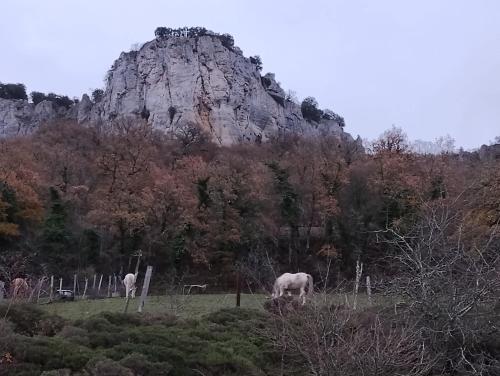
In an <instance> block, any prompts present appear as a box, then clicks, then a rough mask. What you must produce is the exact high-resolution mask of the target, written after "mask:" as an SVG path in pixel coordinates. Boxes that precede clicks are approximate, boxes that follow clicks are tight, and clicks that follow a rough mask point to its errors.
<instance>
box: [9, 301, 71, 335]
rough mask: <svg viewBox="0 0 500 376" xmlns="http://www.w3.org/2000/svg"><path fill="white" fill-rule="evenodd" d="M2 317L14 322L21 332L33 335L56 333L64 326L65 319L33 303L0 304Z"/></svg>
mask: <svg viewBox="0 0 500 376" xmlns="http://www.w3.org/2000/svg"><path fill="white" fill-rule="evenodd" d="M0 317H5V318H6V319H7V320H9V321H10V322H12V323H13V324H14V331H15V332H16V333H19V334H24V335H28V336H33V335H35V334H38V333H39V332H40V330H41V331H42V333H41V334H44V335H45V333H44V331H47V335H54V334H55V332H56V331H57V330H58V329H59V330H60V329H61V328H62V326H63V324H64V320H63V319H62V318H60V317H58V316H55V315H54V316H50V317H49V315H48V314H47V313H45V311H42V310H41V309H40V308H38V307H37V306H35V305H33V304H13V305H11V306H10V307H9V306H7V305H0ZM51 333H53V334H51Z"/></svg>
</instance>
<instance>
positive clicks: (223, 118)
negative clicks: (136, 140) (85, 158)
mask: <svg viewBox="0 0 500 376" xmlns="http://www.w3.org/2000/svg"><path fill="white" fill-rule="evenodd" d="M58 116H59V117H61V116H62V117H66V118H74V119H76V120H77V121H78V122H79V123H82V124H89V125H91V124H93V123H99V124H104V125H105V124H106V123H107V122H109V121H112V120H114V119H116V118H120V117H124V116H137V117H142V118H144V119H147V121H148V122H149V123H150V124H152V126H153V127H154V128H155V129H157V130H161V131H163V132H165V133H167V134H171V135H175V134H176V133H178V132H181V131H182V130H183V128H184V127H191V126H193V125H194V126H197V127H199V128H201V129H202V130H203V131H204V132H205V133H206V134H208V135H209V136H210V137H211V138H212V140H213V141H215V142H216V143H218V144H220V145H231V144H234V143H237V142H245V141H253V140H256V139H259V140H266V139H268V138H269V137H271V136H272V135H275V134H280V133H281V134H282V133H287V132H291V133H297V134H302V135H314V134H322V133H324V132H327V133H330V134H334V135H337V136H338V138H339V140H342V141H351V142H352V141H353V139H352V137H351V136H350V135H349V134H348V133H344V132H343V129H342V127H340V126H339V124H338V123H337V122H335V121H334V120H328V119H322V120H321V121H320V122H319V123H316V122H309V121H306V120H305V119H304V118H303V116H302V113H301V109H300V106H299V105H298V104H297V103H294V102H293V101H291V100H289V99H288V98H287V97H286V95H285V92H284V91H283V89H282V88H281V87H280V85H279V84H278V83H277V82H276V80H275V77H274V74H270V73H268V74H266V75H264V76H261V74H260V71H259V66H258V65H257V64H255V61H254V60H251V59H249V58H246V57H245V56H243V53H242V52H241V50H240V49H238V48H237V47H234V46H233V45H232V44H230V45H228V44H227V43H225V40H224V39H222V38H220V37H217V35H214V34H212V35H211V34H208V35H197V36H187V34H186V35H183V34H181V33H179V34H176V35H175V36H174V35H171V36H161V37H157V38H156V39H154V40H152V41H150V42H147V43H145V44H144V45H143V46H142V47H141V48H140V49H138V50H137V51H130V52H127V53H125V52H124V53H122V54H121V55H120V57H119V58H118V59H117V60H116V61H115V62H114V64H113V65H112V67H111V69H110V70H109V72H108V75H107V78H106V88H105V92H104V96H103V97H102V99H100V101H99V102H98V103H93V102H92V101H91V100H90V98H89V97H88V96H87V95H84V96H83V97H82V100H81V101H80V102H79V103H78V104H75V105H74V106H73V107H72V108H70V109H69V110H67V111H62V112H61V110H60V109H55V108H53V107H52V103H45V102H42V103H39V104H38V105H37V106H34V105H33V104H30V103H28V102H27V101H11V100H9V101H5V100H0V135H4V136H6V135H7V136H8V135H15V134H26V133H29V132H30V131H32V130H33V129H35V128H36V126H37V124H40V122H43V121H46V120H50V119H53V118H57V117H58Z"/></svg>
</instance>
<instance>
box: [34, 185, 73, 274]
mask: <svg viewBox="0 0 500 376" xmlns="http://www.w3.org/2000/svg"><path fill="white" fill-rule="evenodd" d="M50 202H51V206H50V209H49V212H48V214H47V217H46V218H45V222H44V224H43V228H42V241H41V244H42V254H43V257H44V262H47V263H48V264H49V265H50V267H51V268H52V269H58V268H61V269H62V268H63V267H64V266H65V265H68V264H69V263H71V261H73V260H72V254H71V251H72V249H71V248H72V245H73V244H72V243H73V242H72V240H73V239H72V235H71V233H70V231H69V230H68V228H67V218H68V215H67V210H66V206H65V204H64V202H63V201H62V199H61V197H60V195H59V192H58V191H57V190H56V189H55V188H53V187H51V188H50Z"/></svg>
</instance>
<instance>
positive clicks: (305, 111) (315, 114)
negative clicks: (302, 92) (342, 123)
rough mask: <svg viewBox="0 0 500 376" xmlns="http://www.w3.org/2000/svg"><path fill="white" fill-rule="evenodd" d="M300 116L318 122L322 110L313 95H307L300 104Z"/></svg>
mask: <svg viewBox="0 0 500 376" xmlns="http://www.w3.org/2000/svg"><path fill="white" fill-rule="evenodd" d="M300 109H301V111H302V116H303V117H304V119H306V120H308V121H315V122H319V121H320V120H321V117H322V116H323V111H321V110H320V109H319V108H318V102H317V101H316V99H315V98H313V97H307V98H306V99H304V100H303V101H302V104H301V105H300Z"/></svg>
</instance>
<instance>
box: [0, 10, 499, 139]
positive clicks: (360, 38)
mask: <svg viewBox="0 0 500 376" xmlns="http://www.w3.org/2000/svg"><path fill="white" fill-rule="evenodd" d="M157 26H170V27H180V26H205V27H206V28H208V29H211V30H213V31H216V32H221V33H230V34H232V35H233V36H234V38H235V42H236V45H238V46H239V47H240V48H241V49H242V50H243V52H244V54H245V56H250V55H256V54H258V55H260V56H261V57H262V61H263V63H264V71H263V73H265V72H274V73H275V74H276V78H277V80H278V81H280V82H281V84H282V86H283V88H284V89H285V90H289V89H290V90H294V91H295V92H296V93H297V95H298V97H299V99H303V98H304V97H306V96H314V97H316V99H317V100H318V102H319V104H320V107H324V108H331V109H332V110H334V111H335V112H337V113H339V114H341V115H342V116H344V118H345V120H346V124H347V126H346V130H347V131H349V132H350V133H352V134H353V135H354V136H355V135H357V134H360V135H361V137H363V138H368V139H373V138H375V137H377V136H378V135H379V134H381V133H382V132H383V131H384V130H385V129H388V128H390V127H391V126H392V125H396V126H399V127H402V128H403V129H404V130H405V131H406V132H407V133H408V135H409V137H410V138H411V139H423V140H434V139H435V138H437V137H439V136H444V135H446V134H449V135H451V136H452V137H453V138H455V139H456V141H457V145H459V146H460V145H461V146H464V147H465V148H474V147H477V146H480V145H481V144H483V143H489V141H490V140H493V139H494V137H495V136H499V135H500V1H497V0H490V1H487V0H474V1H472V0H446V1H445V0H415V1H409V0H408V1H401V0H393V1H389V0H387V1H386V0H377V1H373V0H366V1H354V0H344V1H334V0H324V1H322V0H307V1H302V0H300V1H299V0H283V1H278V0H263V1H261V0H252V1H246V0H238V1H235V0H213V1H210V0H197V1H194V0H189V1H188V0H178V1H171V0H163V1H160V0H157V1H154V0H141V1H132V0H99V1H97V0H95V1H94V0H85V1H77V0H72V1H68V0H50V1H39V0H32V1H27V0H1V2H0V46H1V50H0V81H2V82H22V83H24V84H26V86H27V88H28V91H32V90H37V91H43V92H49V91H51V92H55V93H58V94H65V95H69V96H70V97H73V96H77V97H81V95H82V94H83V93H84V92H89V91H90V90H91V89H93V88H97V87H102V86H103V78H104V75H105V73H106V71H107V70H108V69H109V67H110V66H111V64H112V63H113V61H114V60H115V59H116V58H117V57H118V55H119V54H120V52H121V51H123V50H127V51H128V50H129V49H130V47H131V45H132V44H134V43H138V42H145V41H148V40H151V39H153V37H154V30H155V28H156V27H157Z"/></svg>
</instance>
